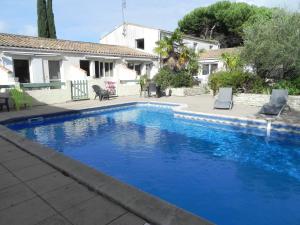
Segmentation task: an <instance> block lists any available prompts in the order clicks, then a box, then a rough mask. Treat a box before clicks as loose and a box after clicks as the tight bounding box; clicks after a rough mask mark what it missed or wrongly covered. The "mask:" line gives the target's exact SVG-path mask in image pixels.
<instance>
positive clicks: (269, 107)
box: [259, 89, 291, 117]
mask: <svg viewBox="0 0 300 225" xmlns="http://www.w3.org/2000/svg"><path fill="white" fill-rule="evenodd" d="M287 102H288V91H287V90H284V89H273V90H272V94H271V97H270V101H269V103H267V104H265V105H263V107H262V108H261V110H260V111H259V113H260V114H265V115H273V116H277V117H279V116H280V115H281V113H282V111H283V110H284V109H285V108H288V109H289V110H291V108H290V107H289V106H288V104H287Z"/></svg>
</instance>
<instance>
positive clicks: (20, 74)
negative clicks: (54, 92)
mask: <svg viewBox="0 0 300 225" xmlns="http://www.w3.org/2000/svg"><path fill="white" fill-rule="evenodd" d="M13 63H14V72H15V77H17V78H18V79H19V83H30V73H29V60H24V59H14V60H13Z"/></svg>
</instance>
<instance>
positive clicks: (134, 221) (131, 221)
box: [109, 213, 147, 225]
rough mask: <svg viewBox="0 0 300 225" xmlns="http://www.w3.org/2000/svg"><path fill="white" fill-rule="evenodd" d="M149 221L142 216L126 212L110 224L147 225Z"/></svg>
mask: <svg viewBox="0 0 300 225" xmlns="http://www.w3.org/2000/svg"><path fill="white" fill-rule="evenodd" d="M145 224H147V222H146V221H145V220H142V219H141V218H139V217H137V216H135V215H133V214H132V213H126V214H125V215H123V216H121V217H119V218H118V219H117V220H115V221H113V222H112V223H110V224H109V225H145Z"/></svg>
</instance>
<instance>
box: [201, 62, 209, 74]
mask: <svg viewBox="0 0 300 225" xmlns="http://www.w3.org/2000/svg"><path fill="white" fill-rule="evenodd" d="M208 74H209V64H203V65H202V75H208Z"/></svg>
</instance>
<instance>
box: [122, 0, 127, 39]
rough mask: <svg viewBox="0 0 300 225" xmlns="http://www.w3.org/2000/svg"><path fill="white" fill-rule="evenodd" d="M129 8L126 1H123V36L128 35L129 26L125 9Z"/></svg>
mask: <svg viewBox="0 0 300 225" xmlns="http://www.w3.org/2000/svg"><path fill="white" fill-rule="evenodd" d="M126 7H127V4H126V0H122V19H123V36H124V37H125V36H126V35H127V24H126V19H125V9H126Z"/></svg>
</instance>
